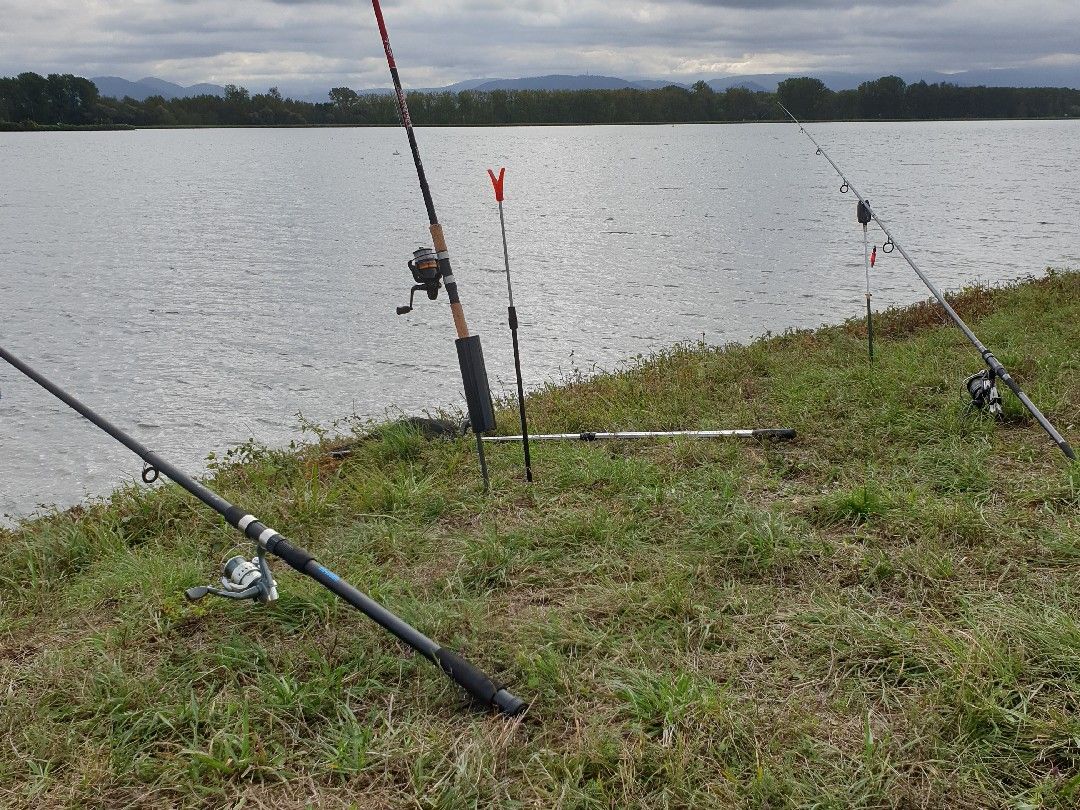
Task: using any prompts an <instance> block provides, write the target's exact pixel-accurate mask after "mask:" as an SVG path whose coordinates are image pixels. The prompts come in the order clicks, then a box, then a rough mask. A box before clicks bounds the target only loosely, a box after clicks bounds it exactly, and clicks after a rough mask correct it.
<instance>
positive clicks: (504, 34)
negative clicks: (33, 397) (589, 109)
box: [0, 0, 1080, 91]
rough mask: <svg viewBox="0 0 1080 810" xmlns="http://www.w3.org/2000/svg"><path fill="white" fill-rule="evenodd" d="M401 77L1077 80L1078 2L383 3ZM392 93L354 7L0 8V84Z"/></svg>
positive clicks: (369, 21) (364, 10)
mask: <svg viewBox="0 0 1080 810" xmlns="http://www.w3.org/2000/svg"><path fill="white" fill-rule="evenodd" d="M383 11H384V14H385V18H386V22H387V26H388V27H389V29H390V37H391V42H392V43H393V46H394V52H395V54H396V55H397V58H398V60H399V63H400V68H401V74H402V80H403V82H404V83H405V85H406V86H410V87H436V86H442V85H446V84H450V83H452V82H455V81H461V80H464V79H475V78H516V77H520V76H535V75H544V74H550V73H572V74H577V73H593V74H603V75H614V76H620V77H622V78H628V79H637V78H658V79H674V80H679V81H695V80H697V79H711V78H716V77H720V76H730V75H737V74H757V73H789V72H804V71H833V70H836V71H850V72H859V73H861V72H869V73H871V74H874V75H883V74H886V73H892V72H897V73H899V72H910V71H913V70H915V71H918V70H928V71H943V72H954V71H961V70H970V69H981V68H992V67H1025V66H1075V65H1080V0H1039V2H1037V3H1034V2H1030V0H1028V1H1027V2H1024V1H1023V0H1011V1H1006V0H953V1H952V2H929V0H884V1H883V0H876V1H875V2H863V1H862V0H761V1H760V2H753V1H752V0H606V1H605V0H521V2H500V1H499V0H385V1H384V2H383ZM25 70H33V71H36V72H38V73H42V74H45V73H55V72H59V73H69V72H70V73H75V74H78V75H83V76H101V75H112V76H121V77H124V78H127V79H139V78H142V77H144V76H157V77H160V78H163V79H168V80H169V81H175V82H179V83H180V84H185V85H188V84H194V83H196V82H213V83H215V84H227V83H232V84H240V85H244V86H247V87H250V88H252V89H264V88H266V87H269V86H271V85H277V86H280V87H281V88H282V89H283V90H291V91H298V90H304V91H306V90H310V89H317V88H327V87H331V86H338V85H348V86H351V87H355V88H358V89H359V88H365V87H385V86H387V85H388V84H389V81H388V79H389V77H388V75H387V70H386V63H385V61H384V60H383V55H382V50H381V43H380V41H379V38H378V33H377V29H376V27H375V20H374V15H373V13H372V9H371V5H370V3H368V2H367V1H366V0H0V75H14V74H16V73H19V72H22V71H25Z"/></svg>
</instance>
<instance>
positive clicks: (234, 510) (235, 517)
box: [223, 506, 247, 527]
mask: <svg viewBox="0 0 1080 810" xmlns="http://www.w3.org/2000/svg"><path fill="white" fill-rule="evenodd" d="M246 514H247V512H245V511H244V510H243V509H241V508H240V507H239V506H230V507H229V508H228V509H226V510H225V514H224V515H223V517H224V518H225V520H227V521H228V522H229V525H230V526H233V527H235V526H236V524H237V523H239V522H240V518H242V517H243V516H244V515H246Z"/></svg>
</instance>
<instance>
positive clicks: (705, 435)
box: [484, 428, 795, 442]
mask: <svg viewBox="0 0 1080 810" xmlns="http://www.w3.org/2000/svg"><path fill="white" fill-rule="evenodd" d="M676 436H684V437H686V438H690V439H723V438H735V439H794V438H795V431H794V430H792V429H791V428H753V429H746V430H620V431H614V432H602V431H585V432H582V433H537V434H532V433H530V434H529V441H533V440H536V441H545V440H547V441H583V442H591V441H597V440H600V439H665V438H673V437H676ZM484 441H485V442H520V441H521V436H485V437H484Z"/></svg>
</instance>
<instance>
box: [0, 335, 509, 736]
mask: <svg viewBox="0 0 1080 810" xmlns="http://www.w3.org/2000/svg"><path fill="white" fill-rule="evenodd" d="M0 359H3V360H5V361H7V362H8V363H9V364H11V365H12V366H13V367H14V368H15V369H17V370H18V371H20V372H22V373H23V374H25V375H26V376H27V377H29V378H30V379H31V380H33V381H34V382H36V383H37V384H38V385H40V386H41V387H42V388H44V389H45V390H46V391H48V392H49V393H50V394H52V395H53V396H54V397H56V398H57V399H59V400H60V401H61V402H63V403H64V404H65V405H67V406H68V407H70V408H72V409H73V410H75V411H76V412H77V413H79V415H81V416H82V417H84V418H85V419H87V420H89V421H90V422H92V423H93V424H94V425H96V426H97V427H99V428H100V429H101V430H103V431H105V432H106V433H108V434H109V435H110V436H112V437H113V438H114V439H116V440H117V441H118V442H120V443H121V444H122V445H124V446H125V447H126V448H128V449H129V450H130V451H131V452H133V453H134V454H135V455H137V456H139V457H140V458H141V459H142V460H143V461H145V462H146V463H147V464H148V465H150V466H151V467H153V468H154V469H156V470H157V471H158V472H160V473H162V474H164V475H165V476H167V477H168V478H169V479H171V480H172V481H174V482H176V483H177V484H178V485H179V486H181V487H183V488H184V489H185V490H187V491H188V492H189V493H191V494H192V495H194V496H195V497H196V498H198V499H199V500H200V501H202V502H203V503H204V504H206V505H207V506H209V507H210V508H211V509H213V510H214V511H215V512H217V513H218V514H219V515H221V516H222V517H223V518H225V520H226V522H227V523H228V524H229V525H230V526H232V527H234V528H235V529H237V530H239V531H240V532H241V533H243V534H244V535H245V536H246V537H249V538H251V539H252V540H254V541H255V542H256V543H257V544H258V546H259V548H260V549H262V550H264V551H266V552H269V553H270V554H273V555H274V556H276V557H279V558H281V559H282V560H284V561H285V562H286V563H288V564H289V565H290V566H291V567H292V568H294V569H296V570H297V571H299V572H300V573H301V574H304V575H305V576H308V577H311V579H313V580H315V581H316V582H318V583H319V584H320V585H322V586H323V587H325V588H327V589H328V590H330V591H332V592H333V593H335V594H337V595H338V596H340V597H341V598H342V599H344V600H345V601H346V602H348V603H349V604H350V605H352V606H353V607H354V608H356V609H357V610H359V611H360V612H361V613H363V614H364V615H365V616H367V617H368V618H369V619H371V620H372V621H374V622H375V623H376V624H378V625H379V626H380V627H382V628H383V629H384V630H387V631H388V632H389V633H390V634H391V635H393V636H395V637H396V638H397V639H399V640H400V641H402V642H404V643H405V644H407V645H409V646H410V647H411V648H412V649H414V650H416V651H417V652H418V653H420V654H421V655H423V656H424V657H425V658H427V659H428V660H429V661H431V662H432V663H434V664H437V665H438V666H439V667H440V669H442V670H443V671H444V672H445V673H446V674H447V675H448V676H449V677H450V678H452V679H453V680H454V682H455V683H457V684H458V685H459V686H460V687H461V688H462V689H464V690H465V691H466V692H468V693H469V695H470V696H471V697H472V698H473V699H474V700H476V701H477V702H478V703H480V704H481V705H483V706H484V707H486V708H495V709H498V710H499V711H501V712H503V713H505V714H508V715H514V714H518V713H520V712H521V711H522V710H524V709H525V707H526V703H525V701H523V700H521V699H520V698H517V697H514V696H513V695H512V694H510V693H509V692H507V691H506V690H505V689H502V688H501V687H498V686H496V685H495V684H494V683H493V682H492V681H491V679H490V678H488V677H487V676H486V675H484V674H483V673H482V672H480V671H479V670H478V669H476V668H475V667H474V666H472V665H471V664H469V663H468V662H466V661H465V660H464V659H462V658H461V657H460V656H458V655H456V654H455V653H453V652H451V651H448V650H446V649H445V648H442V647H440V646H439V645H438V644H436V643H435V642H434V641H432V640H431V639H430V638H428V637H427V636H425V635H424V634H423V633H421V632H420V631H419V630H417V629H416V628H415V627H413V626H412V625H410V624H409V623H408V622H406V621H404V620H403V619H401V618H400V617H398V616H396V615H395V614H394V613H392V612H391V611H389V610H388V609H386V608H385V607H383V606H382V605H381V604H379V603H378V602H376V601H375V600H374V599H372V598H371V597H369V596H367V595H366V594H364V593H362V592H360V591H359V590H357V589H356V588H354V587H353V586H352V585H350V584H349V583H347V582H345V581H344V580H343V579H342V578H341V577H339V576H338V575H337V574H335V573H334V572H333V571H331V570H330V569H328V568H327V567H326V566H324V565H323V564H322V563H320V562H319V561H318V560H316V559H315V558H314V557H313V556H312V555H311V554H310V553H309V552H308V551H306V550H305V549H303V548H300V547H299V546H294V545H293V544H291V543H290V542H289V541H288V540H286V539H285V538H284V537H282V536H281V535H280V534H278V533H277V532H276V531H275V530H274V529H271V528H269V527H268V526H266V525H265V524H264V523H262V522H261V521H259V520H258V519H256V518H255V516H254V515H251V514H249V513H248V512H246V511H245V510H243V509H241V508H240V507H238V506H236V505H234V504H232V503H230V502H229V501H227V500H226V499H225V498H223V497H221V496H220V495H218V494H217V493H216V492H214V491H213V490H212V489H210V488H209V487H207V486H205V485H203V484H200V483H199V482H198V481H196V480H195V479H194V478H192V477H191V476H189V475H187V474H186V473H185V472H183V471H182V470H180V469H179V468H178V467H176V466H175V465H173V464H172V463H170V462H169V461H167V460H166V459H163V458H162V457H161V456H159V455H158V454H157V453H154V452H153V451H151V450H150V449H149V448H147V447H146V446H145V445H143V444H142V443H141V442H139V441H137V440H136V439H135V438H133V437H132V436H131V435H130V434H128V433H126V432H124V431H123V430H121V429H120V428H119V427H117V426H116V425H115V424H113V423H112V422H110V421H109V420H108V419H106V418H105V417H103V416H101V415H100V414H99V413H97V412H95V411H94V410H92V409H91V408H90V407H89V406H87V405H85V404H84V403H83V402H81V401H80V400H78V399H76V398H75V397H74V396H72V395H71V394H69V393H68V392H67V391H65V390H64V389H62V388H60V387H59V386H58V385H56V384H55V383H53V382H51V381H50V380H49V379H47V378H46V377H44V376H43V375H42V374H40V373H39V372H37V371H35V370H34V369H33V368H31V367H30V366H28V365H27V364H26V363H24V362H23V361H22V360H20V359H19V358H17V357H15V355H13V354H11V352H9V351H7V350H6V349H4V348H3V347H2V346H0ZM448 661H449V662H452V663H453V666H450V665H448V664H447V662H448Z"/></svg>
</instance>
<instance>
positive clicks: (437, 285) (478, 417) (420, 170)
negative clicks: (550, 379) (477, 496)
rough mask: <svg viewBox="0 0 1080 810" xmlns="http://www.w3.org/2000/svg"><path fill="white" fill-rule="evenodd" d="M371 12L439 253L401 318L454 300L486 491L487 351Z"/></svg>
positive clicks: (420, 271)
mask: <svg viewBox="0 0 1080 810" xmlns="http://www.w3.org/2000/svg"><path fill="white" fill-rule="evenodd" d="M371 6H372V9H373V10H374V11H375V22H376V23H377V24H378V26H379V35H380V36H381V37H382V44H383V51H384V52H385V53H386V64H387V66H388V67H389V68H390V78H391V79H392V80H393V82H394V95H395V96H396V97H397V105H398V114H399V116H400V118H401V125H402V126H403V127H404V128H405V134H406V136H408V139H409V150H410V151H411V152H412V157H413V163H414V164H415V166H416V177H417V179H418V180H419V181H420V193H421V194H423V196H424V207H425V208H426V209H427V216H428V230H429V231H430V233H431V242H432V245H433V247H434V250H432V249H431V248H426V247H421V248H418V249H417V250H415V251H414V252H413V259H412V260H411V261H410V262H409V263H408V266H409V270H410V271H411V272H412V275H413V280H414V281H415V282H416V284H415V285H413V288H412V290H411V291H410V293H409V304H408V306H402V307H398V308H397V314H398V315H405V314H406V313H409V312H411V311H412V304H413V296H414V295H415V294H416V293H417V292H419V291H423V292H425V293H426V294H427V297H428V299H430V300H432V301H434V300H435V299H436V298H438V295H439V290H440V289H441V288H442V287H445V288H446V297H447V299H448V300H449V301H450V313H451V315H453V318H454V330H455V331H456V332H457V339H456V340H455V341H454V342H455V345H456V347H457V354H458V365H459V366H460V368H461V382H462V385H463V386H464V388H465V402H466V405H467V406H468V410H469V425H470V427H471V428H472V430H473V432H474V433H475V434H476V452H477V455H478V457H479V459H480V471H481V474H482V475H483V477H484V491H485V492H487V490H488V487H489V481H488V469H487V461H486V460H485V458H484V442H483V441H482V437H483V434H484V433H487V432H488V431H491V430H494V429H495V409H494V407H493V405H492V402H491V389H490V387H489V385H488V378H487V369H486V367H485V365H484V352H483V350H482V349H481V347H480V336H479V335H471V334H469V327H468V324H467V323H466V322H465V311H464V310H463V309H462V306H461V298H460V295H459V294H458V285H457V279H455V278H454V271H453V268H452V267H451V266H450V251H449V250H448V249H447V247H446V237H445V236H444V235H443V229H442V225H440V224H439V218H438V216H437V215H436V213H435V203H434V201H433V200H432V198H431V188H430V186H428V181H427V175H426V174H425V173H424V164H423V161H421V160H420V147H419V146H417V143H416V133H415V132H414V131H413V123H412V118H411V117H410V115H409V105H408V103H407V102H406V100H405V91H404V90H403V89H402V87H401V78H400V77H399V76H398V69H397V62H396V61H395V60H394V51H393V49H392V48H391V47H390V34H389V33H388V32H387V30H386V21H385V20H384V19H383V12H382V6H381V5H380V4H379V0H371Z"/></svg>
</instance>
